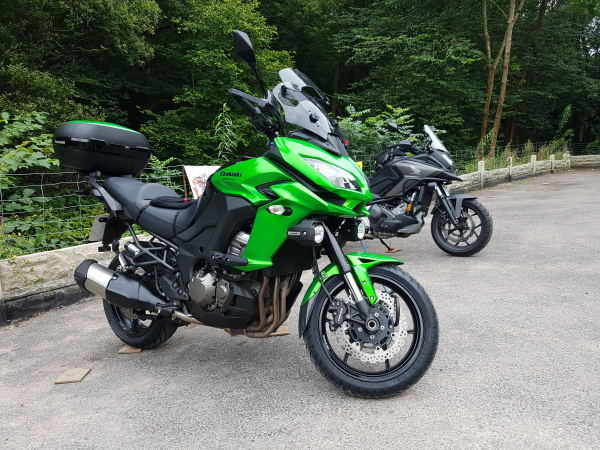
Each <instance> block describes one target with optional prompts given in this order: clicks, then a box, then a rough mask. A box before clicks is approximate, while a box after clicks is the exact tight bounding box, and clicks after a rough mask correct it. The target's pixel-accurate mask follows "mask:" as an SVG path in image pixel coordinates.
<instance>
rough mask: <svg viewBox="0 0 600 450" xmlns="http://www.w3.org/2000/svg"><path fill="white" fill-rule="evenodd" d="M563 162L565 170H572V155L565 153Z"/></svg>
mask: <svg viewBox="0 0 600 450" xmlns="http://www.w3.org/2000/svg"><path fill="white" fill-rule="evenodd" d="M563 160H564V162H565V170H569V169H570V168H571V155H570V154H568V153H563Z"/></svg>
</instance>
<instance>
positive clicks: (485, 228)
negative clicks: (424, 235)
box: [431, 199, 494, 256]
mask: <svg viewBox="0 0 600 450" xmlns="http://www.w3.org/2000/svg"><path fill="white" fill-rule="evenodd" d="M458 222H459V223H458V226H455V225H454V224H453V223H452V221H451V220H450V218H449V217H448V214H447V213H446V211H444V210H443V208H437V209H436V211H435V213H434V214H433V218H432V219H431V236H432V237H433V240H434V242H435V243H436V244H437V246H438V247H439V248H441V249H442V250H443V251H445V252H446V253H448V254H449V255H452V256H471V255H474V254H475V253H477V252H480V251H481V250H482V249H483V248H484V247H485V246H486V245H487V244H488V242H489V241H490V239H491V237H492V230H493V227H494V226H493V222H492V217H491V216H490V213H489V212H488V210H487V209H486V208H485V206H483V205H482V204H481V203H480V202H479V201H477V200H474V199H468V200H464V201H463V203H462V209H461V213H460V217H458Z"/></svg>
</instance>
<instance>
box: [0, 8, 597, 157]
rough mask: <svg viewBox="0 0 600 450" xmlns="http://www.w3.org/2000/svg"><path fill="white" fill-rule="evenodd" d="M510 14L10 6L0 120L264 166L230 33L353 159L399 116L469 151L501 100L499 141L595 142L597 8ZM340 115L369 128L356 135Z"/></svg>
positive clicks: (0, 26) (0, 46) (166, 153)
mask: <svg viewBox="0 0 600 450" xmlns="http://www.w3.org/2000/svg"><path fill="white" fill-rule="evenodd" d="M521 2H522V4H523V7H522V9H518V8H519V6H520V4H521ZM511 5H512V9H511ZM484 6H485V9H484ZM516 8H517V10H516V11H514V9H515V0H499V1H490V0H452V1H450V0H419V1H415V0H374V1H366V0H336V1H333V0H289V1H285V2H280V1H275V0H249V1H245V0H86V1H83V0H19V1H17V0H8V1H5V2H3V8H2V15H1V16H0V111H6V112H7V113H9V114H11V116H12V115H22V114H29V113H32V112H34V111H40V112H44V113H45V115H46V118H47V122H46V124H45V125H44V126H45V131H47V132H51V131H52V130H53V129H54V128H55V127H56V126H57V125H58V124H59V123H61V122H63V121H66V120H71V119H99V120H106V121H111V122H116V123H119V124H122V125H126V126H129V127H131V128H134V129H137V130H142V131H143V132H144V133H146V134H147V135H148V137H149V140H150V142H151V144H152V146H153V150H154V152H155V154H156V155H157V156H159V157H160V158H162V159H167V158H168V157H175V158H177V159H178V160H180V161H182V162H185V163H191V164H205V163H209V164H210V163H214V162H215V161H221V160H223V156H226V157H230V156H232V155H233V154H234V153H238V154H248V155H256V154H259V153H261V152H262V151H263V149H264V145H265V139H264V137H261V136H257V135H256V134H255V133H253V132H252V129H251V126H250V125H249V124H248V123H247V121H246V118H245V117H244V116H243V115H242V114H241V111H240V110H239V108H238V107H237V105H235V104H234V103H233V102H232V101H231V99H230V98H229V97H228V95H227V91H228V89H229V88H231V87H236V88H238V89H243V90H248V91H250V92H252V93H254V94H260V89H259V86H258V85H257V83H256V81H255V80H254V78H253V76H252V73H251V72H250V71H249V70H248V68H247V67H246V66H245V65H244V64H243V63H242V62H241V61H239V59H238V58H237V57H236V56H235V55H234V54H233V51H232V32H233V30H235V29H240V30H244V31H246V32H247V33H248V34H249V36H250V37H251V39H252V41H253V44H254V46H255V49H256V51H257V56H258V63H259V71H260V73H261V74H262V75H263V77H264V78H265V81H266V84H267V85H269V86H273V84H274V83H275V82H276V80H277V71H278V69H280V68H282V67H287V66H295V67H298V68H299V69H300V70H302V71H304V72H305V73H307V74H308V75H309V76H310V77H311V78H312V79H314V80H315V81H316V82H317V84H319V85H320V86H321V87H322V88H323V90H325V91H326V92H327V93H328V94H330V95H331V97H332V99H333V105H332V107H333V111H332V112H333V114H334V115H336V116H337V117H339V118H342V119H343V120H344V121H345V123H347V124H350V125H352V126H354V129H353V130H352V135H353V136H354V137H355V142H354V150H355V151H361V149H362V148H364V146H365V145H366V144H365V143H364V142H366V141H368V140H369V139H371V137H374V138H377V136H375V135H373V134H372V133H373V127H372V126H368V125H365V128H361V126H362V124H363V122H364V119H366V118H368V117H371V116H372V117H377V116H381V114H382V112H383V113H385V111H387V110H388V105H392V107H393V108H396V109H398V108H402V109H405V110H408V112H409V114H410V116H411V121H412V122H411V124H412V125H413V127H414V128H413V131H415V132H418V131H420V130H422V125H423V124H424V123H429V124H431V125H435V126H436V127H437V128H440V129H444V130H447V134H446V135H445V136H444V139H445V141H446V143H448V144H450V146H451V147H455V148H464V147H473V146H476V145H477V143H478V142H479V141H480V139H481V137H482V136H486V135H488V133H489V132H490V130H491V129H492V128H493V127H492V124H493V122H494V115H495V114H496V112H497V110H498V109H497V107H498V97H499V94H500V90H501V88H502V85H504V88H503V89H504V90H505V93H506V95H505V97H504V98H503V101H502V108H501V115H500V117H499V127H498V133H497V136H496V137H497V138H498V139H499V141H503V142H504V143H508V142H512V143H513V144H519V143H525V142H526V141H527V140H528V139H531V140H533V141H549V140H554V139H568V140H572V141H573V142H592V141H595V140H598V139H599V138H600V117H599V111H600V56H599V52H598V50H599V49H600V33H599V26H600V19H599V16H600V11H599V6H598V2H597V1H596V0H519V1H518V4H516ZM484 10H485V11H486V13H485V16H484V14H483V12H484ZM511 11H513V13H512V16H511V15H510V14H511V13H510V12H511ZM510 17H513V18H514V23H513V24H512V25H511V27H509V26H508V25H507V23H508V22H507V20H509V19H510ZM509 22H510V21H509ZM508 28H511V35H510V44H511V45H510V46H509V48H510V52H509V53H507V52H506V51H504V49H505V48H506V47H507V46H506V39H505V37H506V32H507V29H508ZM484 31H487V34H485V33H484ZM486 36H487V37H488V42H489V44H490V45H489V48H487V46H486ZM496 55H498V56H496ZM509 57H510V59H509ZM504 61H505V62H507V64H506V66H507V69H506V81H504V73H503V62H504ZM490 67H491V68H492V69H493V70H492V72H491V73H492V74H493V75H494V76H495V79H494V82H493V84H492V85H491V100H490V101H489V102H487V104H488V105H489V111H490V115H489V119H490V120H489V124H488V125H484V126H483V127H482V122H483V111H484V105H485V104H486V90H487V85H488V80H489V79H488V75H489V74H490V72H489V69H490ZM349 107H351V108H350V109H348V108H349ZM348 111H354V112H356V111H369V112H366V113H364V114H362V116H360V120H358V122H360V125H357V116H356V115H354V116H352V117H351V114H350V113H349V112H348ZM357 126H358V127H359V128H358V129H357V128H356V127H357ZM232 130H234V131H235V133H236V136H237V139H236V140H235V142H230V137H231V136H232V133H231V131H232ZM357 130H358V131H359V133H358V134H357ZM361 133H362V134H361ZM409 134H410V130H408V129H407V135H409ZM361 139H362V141H361ZM380 140H381V139H380ZM383 141H385V138H383V139H382V142H383Z"/></svg>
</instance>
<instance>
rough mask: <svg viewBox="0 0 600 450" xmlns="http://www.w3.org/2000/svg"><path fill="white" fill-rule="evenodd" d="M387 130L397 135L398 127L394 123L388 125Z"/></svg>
mask: <svg viewBox="0 0 600 450" xmlns="http://www.w3.org/2000/svg"><path fill="white" fill-rule="evenodd" d="M387 129H388V131H391V132H392V133H399V130H398V125H396V124H395V123H394V122H390V123H388V124H387Z"/></svg>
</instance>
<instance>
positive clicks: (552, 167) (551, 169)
mask: <svg viewBox="0 0 600 450" xmlns="http://www.w3.org/2000/svg"><path fill="white" fill-rule="evenodd" d="M554 168H555V167H554V155H550V173H554Z"/></svg>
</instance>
